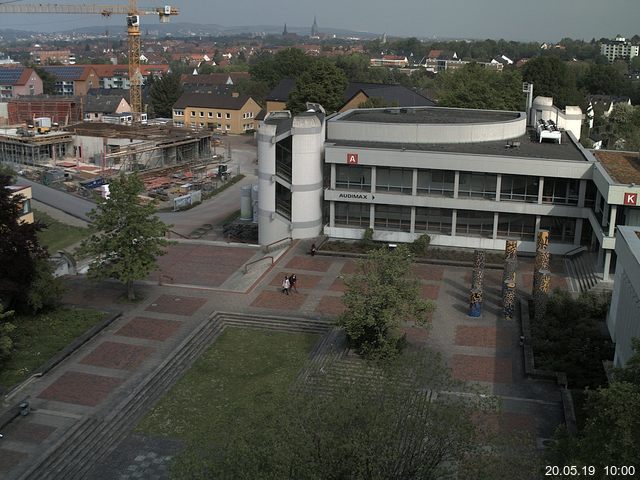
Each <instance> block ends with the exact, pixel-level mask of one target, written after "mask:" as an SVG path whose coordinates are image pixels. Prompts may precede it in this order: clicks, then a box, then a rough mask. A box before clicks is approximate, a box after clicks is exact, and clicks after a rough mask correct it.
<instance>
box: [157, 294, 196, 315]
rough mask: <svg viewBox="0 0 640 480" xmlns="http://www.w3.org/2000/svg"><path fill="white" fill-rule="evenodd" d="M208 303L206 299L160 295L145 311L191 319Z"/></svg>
mask: <svg viewBox="0 0 640 480" xmlns="http://www.w3.org/2000/svg"><path fill="white" fill-rule="evenodd" d="M205 303H207V299H206V298H197V297H181V296H180V295H160V296H159V297H158V298H157V299H156V300H155V301H154V302H152V303H151V305H149V306H148V307H147V308H146V309H145V310H146V311H148V312H159V313H168V314H171V315H184V316H186V317H190V316H191V315H193V314H194V313H196V311H197V310H198V309H199V308H200V307H202V306H203V305H204V304H205Z"/></svg>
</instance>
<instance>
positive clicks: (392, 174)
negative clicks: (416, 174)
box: [376, 167, 413, 195]
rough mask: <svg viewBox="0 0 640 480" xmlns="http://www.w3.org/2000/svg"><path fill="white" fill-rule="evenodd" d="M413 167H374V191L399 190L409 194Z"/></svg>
mask: <svg viewBox="0 0 640 480" xmlns="http://www.w3.org/2000/svg"><path fill="white" fill-rule="evenodd" d="M412 184H413V169H410V168H387V167H378V168H377V169H376V191H387V192H399V193H406V194H409V195H411V190H412V187H411V185H412Z"/></svg>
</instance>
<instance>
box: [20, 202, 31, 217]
mask: <svg viewBox="0 0 640 480" xmlns="http://www.w3.org/2000/svg"><path fill="white" fill-rule="evenodd" d="M20 208H21V210H22V212H20V214H21V215H26V214H28V213H31V200H30V199H28V198H26V199H25V200H24V201H23V202H22V205H21V206H20Z"/></svg>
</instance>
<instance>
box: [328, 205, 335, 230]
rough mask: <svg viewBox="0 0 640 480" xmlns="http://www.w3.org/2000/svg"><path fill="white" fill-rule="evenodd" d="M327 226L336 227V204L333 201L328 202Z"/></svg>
mask: <svg viewBox="0 0 640 480" xmlns="http://www.w3.org/2000/svg"><path fill="white" fill-rule="evenodd" d="M329 226H330V227H335V226H336V202H334V201H333V200H331V201H330V202H329Z"/></svg>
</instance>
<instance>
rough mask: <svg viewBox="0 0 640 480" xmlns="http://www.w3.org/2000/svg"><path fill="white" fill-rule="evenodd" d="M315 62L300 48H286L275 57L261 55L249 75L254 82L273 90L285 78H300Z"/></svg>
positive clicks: (253, 62)
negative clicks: (260, 82)
mask: <svg viewBox="0 0 640 480" xmlns="http://www.w3.org/2000/svg"><path fill="white" fill-rule="evenodd" d="M314 61H315V60H314V59H313V58H312V57H309V56H308V55H306V54H305V53H304V51H303V50H300V49H299V48H286V49H284V50H280V51H279V52H278V53H276V54H275V55H271V54H268V53H262V54H259V55H258V56H257V57H256V58H255V59H254V60H253V61H252V63H251V65H250V66H249V73H251V78H253V79H254V80H258V81H262V82H265V83H266V84H267V85H269V88H273V87H275V86H276V85H277V84H278V83H279V82H280V80H282V79H283V78H285V77H292V78H298V77H299V76H300V75H302V74H303V73H304V72H305V71H306V70H307V69H308V68H309V67H310V66H311V64H312V63H314Z"/></svg>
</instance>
